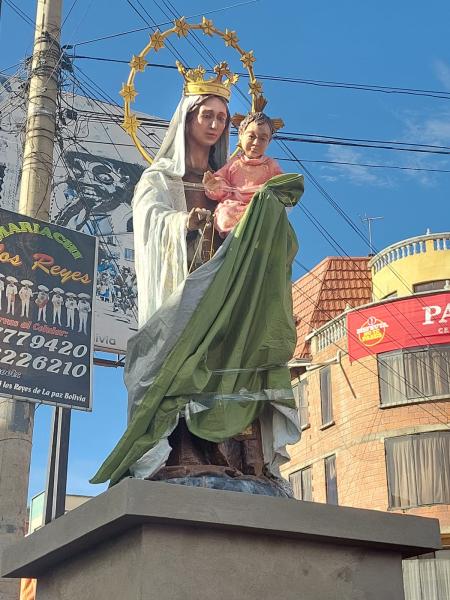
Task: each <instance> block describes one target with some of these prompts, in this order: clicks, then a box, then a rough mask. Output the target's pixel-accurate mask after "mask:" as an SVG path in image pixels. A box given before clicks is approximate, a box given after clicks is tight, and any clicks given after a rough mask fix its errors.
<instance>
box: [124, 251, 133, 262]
mask: <svg viewBox="0 0 450 600" xmlns="http://www.w3.org/2000/svg"><path fill="white" fill-rule="evenodd" d="M124 258H125V260H134V248H125V256H124Z"/></svg>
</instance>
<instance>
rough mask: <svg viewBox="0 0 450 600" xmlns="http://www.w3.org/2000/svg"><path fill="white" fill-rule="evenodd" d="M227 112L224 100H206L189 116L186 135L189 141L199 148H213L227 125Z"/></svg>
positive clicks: (214, 98)
mask: <svg viewBox="0 0 450 600" xmlns="http://www.w3.org/2000/svg"><path fill="white" fill-rule="evenodd" d="M227 119H228V112H227V106H226V103H225V101H224V100H221V99H220V98H216V97H213V98H208V99H207V100H205V101H204V102H203V103H202V104H201V105H200V106H199V107H198V108H197V109H196V110H195V111H194V113H193V115H192V116H190V118H189V120H188V123H187V126H186V133H187V138H188V140H189V141H191V142H193V143H194V144H196V145H199V146H208V147H211V146H214V144H215V143H216V142H217V141H218V140H219V138H220V136H221V135H222V133H223V132H224V130H225V127H226V125H227Z"/></svg>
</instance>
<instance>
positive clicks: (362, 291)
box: [292, 256, 372, 358]
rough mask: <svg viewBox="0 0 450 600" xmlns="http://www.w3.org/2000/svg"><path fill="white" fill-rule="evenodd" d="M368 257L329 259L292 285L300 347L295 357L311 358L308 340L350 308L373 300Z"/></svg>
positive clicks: (336, 257)
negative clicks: (313, 333) (312, 333)
mask: <svg viewBox="0 0 450 600" xmlns="http://www.w3.org/2000/svg"><path fill="white" fill-rule="evenodd" d="M368 262H369V258H368V257H360V256H356V257H350V258H343V257H340V256H329V257H327V258H324V259H323V260H322V261H321V262H320V263H319V264H318V265H316V266H315V267H314V268H313V269H311V271H309V273H306V275H303V277H300V279H298V280H297V281H295V282H294V283H293V284H292V300H293V311H294V317H295V319H296V323H297V347H296V349H295V353H294V358H306V357H308V356H309V343H308V342H307V341H305V337H306V336H307V335H308V334H309V333H311V332H312V331H313V330H314V329H317V328H318V327H321V326H322V325H324V324H325V323H327V322H328V321H330V320H331V319H333V318H334V317H336V316H338V315H339V314H341V313H342V312H343V311H344V310H345V308H346V307H347V305H350V306H352V307H354V306H361V305H362V304H367V303H368V302H370V301H371V296H372V280H371V273H370V270H369V268H368Z"/></svg>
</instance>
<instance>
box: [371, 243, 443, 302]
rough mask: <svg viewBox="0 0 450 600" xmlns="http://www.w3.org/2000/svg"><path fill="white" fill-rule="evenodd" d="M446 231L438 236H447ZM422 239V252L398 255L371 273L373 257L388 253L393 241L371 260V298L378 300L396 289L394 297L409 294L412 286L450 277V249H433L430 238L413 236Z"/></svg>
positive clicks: (375, 259) (373, 262)
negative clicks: (423, 246)
mask: <svg viewBox="0 0 450 600" xmlns="http://www.w3.org/2000/svg"><path fill="white" fill-rule="evenodd" d="M449 236H450V234H442V237H443V238H445V237H447V238H448V237H449ZM414 239H415V240H423V241H424V243H425V244H426V252H423V253H422V252H421V253H418V254H413V255H411V256H405V257H403V258H398V259H397V260H394V261H392V262H390V263H389V264H388V265H385V266H383V267H382V268H381V269H380V270H379V271H378V272H375V268H374V266H375V264H376V261H377V258H378V259H379V258H380V257H383V256H386V255H388V253H389V251H390V248H397V247H398V246H399V244H395V245H393V246H391V247H390V248H386V250H384V251H383V252H380V253H379V254H378V255H377V256H376V257H375V258H374V259H373V261H372V263H371V265H372V290H373V297H374V300H375V301H376V300H381V299H382V298H385V297H386V296H387V295H388V294H392V293H394V292H397V295H398V296H409V295H410V294H412V293H413V285H414V284H417V283H425V282H427V281H435V280H441V279H449V280H450V249H440V250H435V249H434V240H433V239H429V238H428V239H427V236H423V237H422V238H414ZM404 245H405V246H406V245H408V241H405V243H404Z"/></svg>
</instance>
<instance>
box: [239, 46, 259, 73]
mask: <svg viewBox="0 0 450 600" xmlns="http://www.w3.org/2000/svg"><path fill="white" fill-rule="evenodd" d="M255 60H256V58H255V57H254V55H253V50H250V52H245V53H244V54H243V55H242V56H241V61H242V64H243V65H244V67H245V68H246V69H248V68H249V67H251V66H252V64H253V63H254V62H255Z"/></svg>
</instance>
